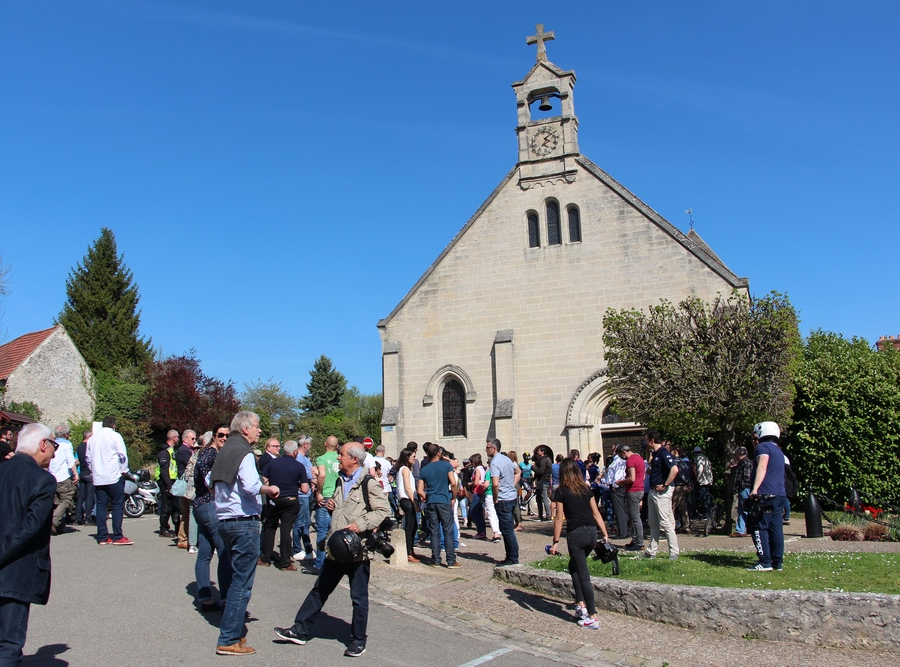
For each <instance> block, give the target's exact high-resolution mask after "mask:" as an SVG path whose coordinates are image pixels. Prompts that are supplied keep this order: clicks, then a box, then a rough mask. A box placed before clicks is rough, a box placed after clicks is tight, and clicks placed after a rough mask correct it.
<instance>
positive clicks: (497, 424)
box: [494, 329, 517, 450]
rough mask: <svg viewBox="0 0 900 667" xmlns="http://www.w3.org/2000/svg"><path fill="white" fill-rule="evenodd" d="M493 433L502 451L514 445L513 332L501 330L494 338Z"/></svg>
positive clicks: (514, 387) (514, 377) (514, 375)
mask: <svg viewBox="0 0 900 667" xmlns="http://www.w3.org/2000/svg"><path fill="white" fill-rule="evenodd" d="M494 388H495V393H494V396H495V397H496V403H495V404H494V432H495V434H496V437H497V439H498V440H500V442H501V443H503V448H504V450H507V449H514V448H515V447H516V446H517V443H516V419H515V405H516V373H515V361H514V359H513V330H512V329H501V330H500V331H498V332H497V334H496V335H495V336H494Z"/></svg>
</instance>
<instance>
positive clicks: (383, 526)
mask: <svg viewBox="0 0 900 667" xmlns="http://www.w3.org/2000/svg"><path fill="white" fill-rule="evenodd" d="M396 527H397V524H396V523H395V522H394V520H393V519H392V518H391V517H387V518H386V519H385V520H384V521H382V522H381V523H380V524H379V526H378V528H376V529H375V530H373V531H372V534H371V535H370V536H369V538H368V539H367V540H366V547H367V548H369V549H371V550H372V551H374V552H375V553H378V554H381V555H382V556H384V557H385V558H390V557H391V556H392V555H393V554H394V545H393V544H391V533H390V531H392V530H394V528H396Z"/></svg>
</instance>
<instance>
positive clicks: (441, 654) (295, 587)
mask: <svg viewBox="0 0 900 667" xmlns="http://www.w3.org/2000/svg"><path fill="white" fill-rule="evenodd" d="M157 527H158V519H157V518H156V517H155V516H153V515H145V516H144V517H142V518H140V519H128V518H126V519H125V521H124V532H125V535H126V536H128V537H129V538H131V539H133V540H134V541H135V544H134V545H133V546H127V547H114V546H103V547H100V546H98V545H97V543H96V541H95V539H94V537H93V535H94V532H95V529H94V527H93V526H79V527H74V526H73V527H70V529H69V532H67V533H65V534H64V535H60V536H57V537H54V538H53V541H52V543H51V558H52V561H53V583H52V588H51V591H50V602H49V604H48V605H47V606H39V605H32V607H31V620H30V623H29V628H28V641H27V643H26V645H25V655H26V658H25V661H24V664H25V665H27V666H28V667H62V666H64V665H75V666H81V665H85V666H86V665H116V666H125V667H128V666H131V665H134V666H149V665H167V666H168V665H180V664H186V665H194V666H202V665H212V664H219V665H220V664H222V663H223V662H224V663H228V664H230V663H232V662H245V663H248V664H253V665H273V666H274V665H277V666H278V667H286V666H287V665H297V664H309V665H332V664H338V663H352V662H353V661H354V660H355V661H357V662H359V663H360V664H365V665H386V666H387V665H390V666H395V665H410V666H416V667H430V666H433V667H461V666H465V667H475V665H485V666H486V667H513V666H515V667H549V666H550V665H558V664H559V662H558V660H559V658H558V657H557V656H548V655H541V654H540V653H535V652H533V651H529V650H528V648H527V647H523V646H520V645H517V644H516V643H514V642H511V641H509V640H506V639H504V638H503V637H500V636H491V635H489V634H486V633H474V632H472V631H471V628H469V629H468V630H467V629H466V627H465V626H463V625H457V626H452V625H450V624H448V623H446V622H444V621H443V620H442V619H437V618H430V617H428V616H426V615H424V614H421V613H417V612H412V611H409V610H405V609H404V608H403V607H402V606H399V605H393V604H391V603H390V600H389V599H386V600H385V601H384V604H380V603H377V602H375V601H372V602H371V603H370V609H369V628H368V632H369V639H368V643H367V651H366V653H365V654H364V655H363V656H361V657H359V658H355V659H354V658H346V657H344V656H343V652H344V649H345V648H346V646H347V645H348V644H349V643H350V623H349V621H350V617H351V605H350V598H349V594H348V592H347V590H346V588H345V587H343V586H341V587H339V588H338V589H337V590H336V591H335V593H334V594H333V596H332V597H331V599H329V600H328V602H327V603H326V605H325V608H324V609H323V611H322V614H321V615H320V617H319V619H318V621H317V623H316V626H315V628H314V630H313V632H314V637H315V638H314V639H312V640H311V641H310V642H309V643H308V644H306V645H305V646H297V645H295V644H291V643H287V642H283V641H282V640H280V639H278V638H277V637H276V636H275V634H274V633H273V631H272V628H273V627H275V626H289V625H291V623H292V622H293V618H294V614H295V613H296V612H297V609H298V607H299V606H300V603H301V602H302V601H303V598H304V597H305V595H306V593H307V591H308V590H309V589H310V588H311V587H312V584H313V581H314V577H312V576H311V575H306V574H302V573H301V572H281V571H279V570H277V569H276V568H275V567H271V568H258V570H257V574H256V581H255V583H254V588H253V597H252V599H251V601H250V607H249V611H250V614H251V617H252V618H251V620H250V621H249V622H248V623H247V627H248V632H247V635H246V636H247V641H248V643H249V644H250V645H251V646H253V647H254V648H255V649H256V650H257V653H256V654H255V655H253V656H247V657H230V656H217V655H215V647H216V639H217V637H218V621H219V618H220V615H219V614H218V613H216V614H205V615H204V614H201V613H200V612H198V611H197V609H196V606H195V601H194V592H195V586H194V561H195V559H194V556H192V555H189V554H188V553H187V551H185V550H182V549H177V548H176V547H175V546H174V545H173V543H172V541H171V540H168V539H163V538H160V537H159V536H158V535H156V534H155V533H154V532H153V531H154V530H155V529H157ZM212 575H213V581H215V559H214V560H213V568H212ZM345 581H346V580H345ZM592 664H598V663H596V662H595V663H592Z"/></svg>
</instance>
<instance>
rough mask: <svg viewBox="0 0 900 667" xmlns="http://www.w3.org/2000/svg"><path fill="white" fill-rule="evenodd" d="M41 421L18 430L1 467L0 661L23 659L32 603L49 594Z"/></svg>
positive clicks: (49, 451) (46, 456)
mask: <svg viewBox="0 0 900 667" xmlns="http://www.w3.org/2000/svg"><path fill="white" fill-rule="evenodd" d="M51 437H52V433H51V431H50V429H49V428H47V427H46V426H44V425H43V424H27V425H25V426H23V427H22V430H21V431H20V432H19V440H18V445H17V446H16V452H15V454H14V455H13V457H12V458H11V459H8V460H6V462H5V463H4V465H3V466H0V507H2V508H3V511H2V512H0V665H4V667H5V666H7V665H9V666H12V665H21V664H22V647H24V646H25V638H26V633H27V632H28V615H29V613H30V611H31V605H32V604H47V599H48V598H49V597H50V526H51V524H52V521H53V496H54V495H55V493H56V479H55V478H54V477H53V475H51V474H49V473H48V472H47V468H48V467H49V466H50V461H52V460H53V455H54V453H55V452H56V448H57V444H56V443H55V442H53V440H52V439H51Z"/></svg>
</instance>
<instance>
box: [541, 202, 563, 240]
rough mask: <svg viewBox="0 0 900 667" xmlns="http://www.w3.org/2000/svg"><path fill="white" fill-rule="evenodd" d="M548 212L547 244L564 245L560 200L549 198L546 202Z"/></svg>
mask: <svg viewBox="0 0 900 667" xmlns="http://www.w3.org/2000/svg"><path fill="white" fill-rule="evenodd" d="M545 210H546V212H547V245H548V246H553V245H562V224H561V220H560V215H559V202H558V201H556V200H555V199H548V200H547V201H546V202H545Z"/></svg>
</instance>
